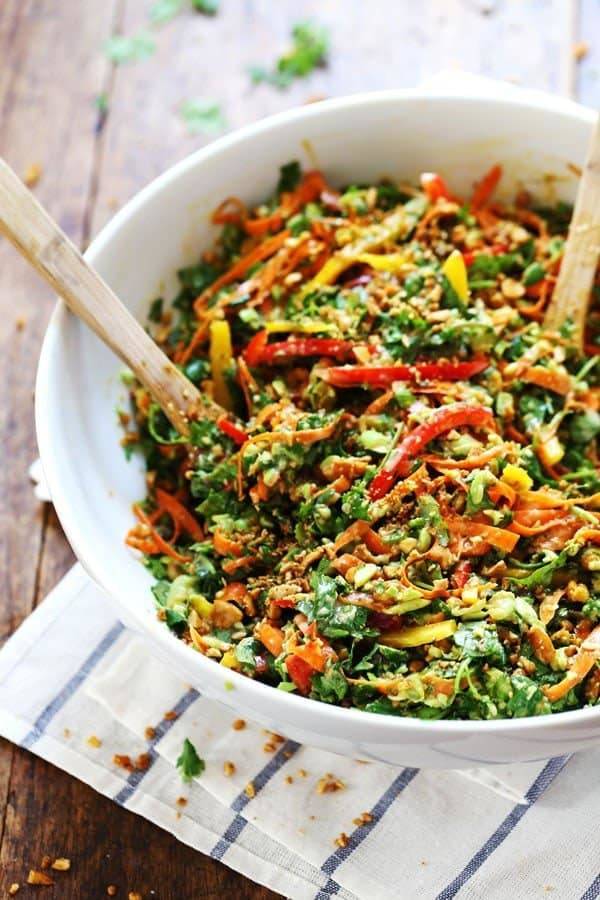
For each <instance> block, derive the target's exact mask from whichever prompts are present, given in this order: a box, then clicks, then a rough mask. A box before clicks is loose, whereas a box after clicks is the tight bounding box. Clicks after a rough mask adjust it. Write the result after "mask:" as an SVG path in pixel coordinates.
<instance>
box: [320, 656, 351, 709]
mask: <svg viewBox="0 0 600 900" xmlns="http://www.w3.org/2000/svg"><path fill="white" fill-rule="evenodd" d="M347 693H348V682H347V681H346V678H345V676H344V674H343V672H342V671H341V669H340V667H339V663H338V664H335V665H332V666H330V667H329V668H328V669H327V670H326V671H325V672H324V673H323V674H322V675H314V676H313V679H312V694H313V696H314V697H316V699H317V700H322V701H323V702H324V703H340V701H342V700H343V699H344V697H345V696H346V694H347Z"/></svg>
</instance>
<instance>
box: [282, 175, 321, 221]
mask: <svg viewBox="0 0 600 900" xmlns="http://www.w3.org/2000/svg"><path fill="white" fill-rule="evenodd" d="M325 190H329V191H331V189H330V188H328V186H327V182H326V181H325V179H324V177H323V175H322V173H321V172H318V171H317V170H316V169H313V170H311V171H310V172H306V173H305V174H304V176H303V177H302V180H301V182H300V184H299V185H298V187H297V188H296V189H295V190H293V191H289V192H288V193H284V194H282V195H281V205H280V207H279V210H280V212H281V215H282V216H283V217H284V218H285V219H288V218H289V217H290V216H293V215H295V214H296V213H297V212H298V211H299V210H300V209H301V208H302V207H303V206H306V204H307V203H311V202H312V201H313V200H317V199H318V198H319V197H320V196H321V194H322V193H323V191H325Z"/></svg>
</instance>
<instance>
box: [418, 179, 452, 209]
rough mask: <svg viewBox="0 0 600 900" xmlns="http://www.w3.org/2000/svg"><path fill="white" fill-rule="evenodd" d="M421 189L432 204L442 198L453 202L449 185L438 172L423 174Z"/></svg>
mask: <svg viewBox="0 0 600 900" xmlns="http://www.w3.org/2000/svg"><path fill="white" fill-rule="evenodd" d="M421 187H422V188H423V191H424V192H425V194H427V197H428V199H429V200H430V201H431V203H435V201H436V200H439V198H440V197H441V198H442V199H443V200H453V199H454V198H453V196H452V194H451V193H450V190H449V189H448V185H447V184H446V182H445V181H444V179H443V178H442V176H441V175H438V174H437V172H423V173H422V174H421Z"/></svg>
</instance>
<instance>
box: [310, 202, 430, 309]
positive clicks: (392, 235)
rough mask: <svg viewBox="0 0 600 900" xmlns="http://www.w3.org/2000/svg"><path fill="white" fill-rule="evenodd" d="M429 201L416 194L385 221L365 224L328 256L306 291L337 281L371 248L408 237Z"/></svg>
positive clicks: (369, 251)
mask: <svg viewBox="0 0 600 900" xmlns="http://www.w3.org/2000/svg"><path fill="white" fill-rule="evenodd" d="M426 202H427V201H426V199H425V198H424V197H415V198H413V199H412V200H409V201H408V203H406V204H405V205H404V206H401V207H399V208H398V209H395V210H394V211H393V212H392V213H390V214H389V215H388V216H386V217H385V218H384V219H383V220H382V221H381V222H377V223H375V224H374V225H369V226H368V227H367V228H364V229H363V231H362V234H361V235H360V237H358V238H357V239H356V240H355V241H352V243H350V244H346V246H345V247H342V249H341V250H339V251H338V252H337V253H336V254H335V255H334V256H331V257H330V258H329V259H328V260H327V262H326V263H325V265H324V266H323V268H322V269H321V270H320V271H319V272H317V274H316V275H315V276H314V278H312V279H311V280H310V281H309V282H307V284H305V285H304V288H303V290H302V293H303V294H308V293H309V292H310V291H313V290H315V289H316V288H319V287H324V286H326V285H328V284H333V283H334V282H335V281H336V280H337V279H338V278H339V276H340V275H341V274H342V272H344V271H345V270H346V269H348V268H350V266H353V265H354V264H355V263H356V262H360V257H361V256H363V255H364V254H367V253H368V254H370V253H371V251H373V250H376V249H377V248H378V247H380V246H381V245H382V244H385V243H386V242H387V241H396V240H404V239H405V238H407V237H408V235H409V234H410V233H411V231H412V230H413V228H414V227H415V226H416V224H417V222H418V221H419V219H420V218H421V216H422V215H423V213H424V212H425V208H426ZM394 255H398V254H394ZM369 265H370V263H369Z"/></svg>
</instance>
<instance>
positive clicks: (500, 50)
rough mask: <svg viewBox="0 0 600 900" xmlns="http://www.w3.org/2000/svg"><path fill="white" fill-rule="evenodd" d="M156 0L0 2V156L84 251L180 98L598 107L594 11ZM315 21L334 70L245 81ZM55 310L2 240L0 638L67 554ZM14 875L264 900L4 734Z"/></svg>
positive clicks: (67, 889) (240, 114)
mask: <svg viewBox="0 0 600 900" xmlns="http://www.w3.org/2000/svg"><path fill="white" fill-rule="evenodd" d="M152 2H154V0H100V2H99V0H0V153H1V154H2V155H3V156H4V157H5V158H6V159H7V160H8V161H9V162H10V163H11V164H12V165H13V166H14V167H15V169H16V171H17V172H19V173H21V174H25V172H26V171H27V169H28V167H30V166H31V165H39V166H40V167H41V177H40V179H39V183H38V184H37V186H36V188H35V191H36V193H37V195H38V197H39V198H40V200H41V201H42V202H43V203H44V204H45V205H46V206H47V207H48V209H49V210H50V212H51V213H52V214H53V215H54V216H55V217H56V218H57V219H58V221H59V222H60V224H61V225H62V227H63V228H64V229H65V231H66V232H67V234H69V235H70V236H71V238H73V239H74V240H75V241H76V242H77V243H78V244H80V245H81V246H86V245H87V244H88V242H89V241H90V239H91V237H92V236H93V235H95V234H96V233H97V232H98V230H99V229H100V228H101V227H102V226H103V225H104V223H105V222H106V221H107V220H108V219H109V218H110V217H111V216H112V215H113V213H114V211H115V209H117V208H118V207H120V206H121V205H122V204H123V203H125V202H126V201H127V200H129V198H130V197H131V196H132V195H133V194H135V193H136V191H138V190H139V188H141V187H142V186H143V185H145V184H147V183H148V182H149V181H150V180H151V179H152V178H154V177H155V176H156V175H158V174H159V173H160V172H162V171H163V170H164V169H166V168H167V167H168V166H170V165H171V164H172V163H174V162H176V161H177V160H179V159H181V158H182V157H184V156H186V155H187V154H189V153H190V152H192V151H193V150H196V149H197V148H198V147H201V146H202V145H203V144H204V143H206V142H207V141H208V140H209V139H210V138H209V137H203V136H190V135H189V134H187V133H186V130H185V127H184V124H183V123H182V121H181V117H180V115H179V107H180V105H181V103H182V102H183V101H185V100H188V99H196V98H198V99H201V98H209V99H215V100H218V101H219V102H220V103H221V105H222V108H223V112H224V114H225V116H226V118H227V122H228V127H229V128H235V127H237V126H239V125H242V124H245V123H247V122H251V121H254V120H255V119H258V118H260V117H262V116H265V115H269V114H270V113H274V112H277V111H279V110H282V109H287V108H289V107H291V106H295V105H298V104H302V103H305V102H306V101H308V100H309V99H312V98H314V97H316V96H335V95H340V94H345V93H351V92H355V91H359V90H367V89H377V88H391V87H404V86H406V87H407V86H413V85H416V84H417V83H418V82H419V81H420V80H421V79H423V78H424V77H426V76H428V75H431V74H433V73H434V72H436V71H438V70H439V69H441V68H445V67H453V68H460V69H463V70H466V71H471V72H478V73H481V74H484V75H489V76H492V77H498V78H504V79H508V80H510V81H514V82H516V83H518V84H523V85H525V86H528V87H535V88H541V89H545V90H550V91H554V92H557V93H560V94H563V95H566V96H572V97H576V98H578V99H580V100H581V101H582V102H584V103H588V104H589V105H593V106H599V105H600V28H599V26H600V0H504V2H503V0H420V2H414V0H370V2H363V0H303V2H298V0H221V4H220V6H221V8H220V10H219V12H218V14H217V15H216V16H214V17H210V18H209V17H207V16H203V15H199V14H198V13H194V12H193V11H192V9H191V4H190V3H189V2H188V0H185V2H183V3H182V11H181V12H180V13H179V14H178V15H177V16H176V17H175V18H174V19H173V20H172V21H171V22H169V23H168V24H165V25H163V26H162V27H160V28H158V27H157V28H154V29H152V28H151V26H150V24H149V21H148V11H149V8H150V7H151V5H152ZM309 17H314V18H315V19H316V20H318V21H319V22H321V23H323V24H325V25H327V26H329V28H330V30H331V52H330V64H329V66H328V67H327V68H324V69H320V70H318V71H317V72H316V73H314V74H313V75H312V76H310V77H308V78H306V79H304V80H301V81H297V82H296V83H295V84H294V85H293V86H292V87H291V88H289V89H288V90H286V91H279V90H277V89H276V88H273V87H271V86H268V85H261V86H258V87H255V86H252V85H251V83H250V79H249V76H248V72H247V69H248V66H250V65H251V64H253V63H262V64H265V63H269V62H270V61H272V60H274V59H275V58H276V56H277V55H278V53H279V52H281V50H283V48H284V47H285V46H286V42H287V39H288V37H289V33H290V28H291V26H292V25H293V24H294V23H295V22H296V21H298V20H302V19H306V18H309ZM142 30H152V31H153V35H154V38H155V40H156V44H157V50H156V53H155V54H154V55H153V56H152V57H151V58H149V59H146V60H144V61H141V62H136V63H129V64H124V65H120V66H116V67H115V66H114V65H112V64H111V63H110V62H109V61H108V60H107V58H106V55H105V54H104V53H103V49H102V48H103V45H104V44H105V42H106V40H107V39H108V38H109V37H110V36H111V35H114V34H118V33H124V34H127V35H130V34H134V33H137V32H139V31H142ZM594 36H595V37H596V44H595V46H594ZM582 42H583V43H582ZM580 43H581V48H583V49H581V48H580V49H581V52H579V53H578V52H576V51H575V49H574V48H576V47H577V45H578V44H580ZM584 43H587V44H588V45H589V48H588V50H587V53H584V50H585V47H584ZM100 94H104V95H105V96H106V98H107V103H108V113H107V114H106V116H104V115H102V114H100V113H99V111H98V109H97V107H96V104H95V98H96V97H98V95H100ZM142 262H143V261H136V264H139V263H142ZM53 302H54V301H53V298H52V296H51V294H50V292H49V291H48V290H46V289H45V287H44V286H43V285H42V284H41V283H40V282H39V281H38V280H37V279H36V277H35V276H34V275H33V274H31V273H30V272H29V271H28V269H27V268H26V266H25V264H24V263H23V262H22V261H21V260H20V259H19V258H17V256H16V254H15V253H14V251H13V250H12V248H11V247H9V246H7V245H6V242H3V243H2V245H0V304H1V306H0V309H1V315H0V342H1V343H0V384H1V385H2V392H3V398H2V402H1V404H0V435H1V436H2V447H3V453H2V460H3V465H2V466H1V467H0V485H1V486H0V498H1V500H0V524H1V527H0V546H1V549H2V566H1V572H0V578H1V579H2V592H1V594H0V643H1V642H2V641H3V640H4V639H6V638H7V637H8V636H9V635H10V634H11V632H12V631H13V630H14V629H15V628H16V627H17V626H18V625H19V623H20V622H21V621H22V620H23V619H24V618H25V617H26V616H27V615H29V613H30V612H31V610H32V609H33V608H34V607H35V606H36V605H37V603H38V602H40V601H41V600H42V599H43V597H44V596H45V595H46V594H47V593H48V591H49V590H50V588H52V587H53V585H55V584H56V582H57V581H58V580H59V579H60V577H61V576H62V575H63V574H64V572H65V571H66V570H67V569H68V568H69V566H70V565H71V564H72V562H73V554H72V552H71V550H70V548H69V546H68V544H67V542H66V540H65V538H64V535H63V533H62V531H61V528H60V525H59V524H58V522H57V520H56V516H55V514H54V512H53V510H52V507H51V506H49V505H41V504H40V503H38V502H37V501H36V500H35V498H34V495H33V492H32V489H31V485H30V483H29V480H28V476H27V469H28V466H29V464H30V463H31V462H32V461H33V460H34V459H35V457H36V452H37V451H36V442H35V434H34V425H33V403H32V401H33V385H34V376H35V370H36V363H37V358H38V353H39V349H40V344H41V340H42V336H43V333H44V328H45V326H46V322H47V320H48V317H49V315H50V312H51V310H52V306H53ZM44 854H51V855H61V856H66V857H69V858H70V859H71V860H72V869H71V871H70V873H69V875H68V877H66V878H63V879H61V881H60V885H59V886H56V887H55V888H52V887H45V888H34V887H27V886H26V885H23V882H24V881H25V879H26V875H27V871H28V870H29V868H30V867H36V866H39V863H40V860H41V858H42V856H43V855H44ZM12 882H20V883H21V884H22V885H23V886H22V888H21V891H20V894H19V896H31V895H32V894H33V893H35V892H36V891H38V892H41V893H42V894H43V896H44V897H48V898H51V897H60V898H85V900H87V898H95V897H102V896H106V886H107V885H109V884H114V885H117V886H118V889H119V891H118V894H117V897H127V895H128V892H129V891H137V892H139V893H140V894H141V895H142V896H143V897H158V898H161V900H168V898H173V900H188V898H190V900H191V898H199V897H222V896H225V895H226V893H227V895H229V894H230V893H236V894H237V896H238V897H240V898H253V900H258V898H260V900H262V898H267V897H274V896H275V895H274V894H272V893H270V892H269V891H267V890H265V889H263V888H260V887H257V886H256V885H254V884H253V883H252V882H250V881H248V880H246V879H244V878H243V877H241V876H240V875H238V874H236V873H233V872H231V871H230V870H229V869H227V868H226V867H225V866H224V865H222V864H220V863H217V862H214V861H212V860H210V859H208V858H205V857H203V856H201V855H200V854H199V853H196V852H195V851H193V850H191V849H189V848H188V847H185V846H183V845H182V844H179V843H178V842H177V841H176V840H175V839H174V838H173V837H171V836H170V835H168V834H165V833H164V832H163V831H161V830H159V829H158V828H156V827H155V826H153V825H152V824H150V823H149V822H146V821H145V820H144V819H141V818H139V817H137V816H135V815H133V814H132V813H130V812H127V811H125V810H123V809H121V808H119V807H117V806H116V805H114V804H113V803H112V802H110V801H109V800H108V799H106V798H105V797H102V796H100V795H98V794H96V793H95V792H94V791H92V790H91V789H90V788H88V787H86V786H85V785H83V784H81V783H79V782H77V781H75V780H74V779H73V778H71V777H69V776H67V775H65V774H64V773H63V772H60V771H58V770H57V769H55V768H53V767H52V766H50V765H48V764H47V763H45V762H43V761H41V760H40V759H38V758H37V757H35V756H32V755H31V754H29V753H27V752H24V751H21V750H18V749H16V748H15V747H13V746H12V745H10V744H8V743H7V742H0V895H2V896H4V894H5V893H6V891H7V888H8V885H10V884H11V883H12Z"/></svg>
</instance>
